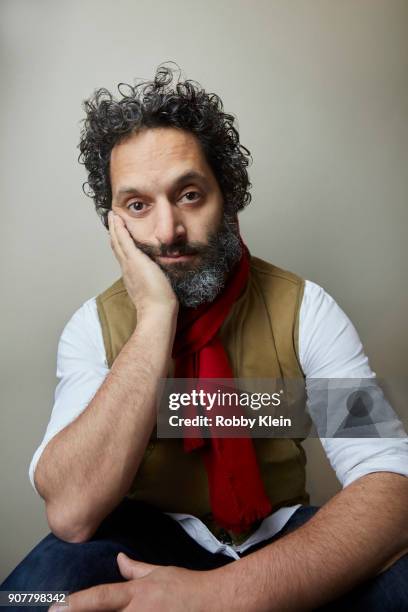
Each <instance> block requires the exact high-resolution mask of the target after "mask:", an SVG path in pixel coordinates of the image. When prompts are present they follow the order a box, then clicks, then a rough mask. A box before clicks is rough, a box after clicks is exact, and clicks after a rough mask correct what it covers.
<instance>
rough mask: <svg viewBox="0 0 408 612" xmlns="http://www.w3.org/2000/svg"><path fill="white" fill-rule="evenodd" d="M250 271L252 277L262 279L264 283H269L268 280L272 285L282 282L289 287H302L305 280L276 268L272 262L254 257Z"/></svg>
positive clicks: (252, 257)
mask: <svg viewBox="0 0 408 612" xmlns="http://www.w3.org/2000/svg"><path fill="white" fill-rule="evenodd" d="M250 270H251V275H252V276H255V277H257V278H260V279H262V280H263V281H264V282H268V280H269V282H271V283H272V282H279V281H281V283H285V284H288V286H291V285H292V286H296V287H301V286H303V283H304V281H303V279H302V278H301V277H300V276H298V275H297V274H294V273H293V272H289V271H288V270H283V269H282V268H278V266H274V265H273V264H271V263H270V262H268V261H265V260H264V259H261V258H260V257H255V256H254V255H251V262H250Z"/></svg>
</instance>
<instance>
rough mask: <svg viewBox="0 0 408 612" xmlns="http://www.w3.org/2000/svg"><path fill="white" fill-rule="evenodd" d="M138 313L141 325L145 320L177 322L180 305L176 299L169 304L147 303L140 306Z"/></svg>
mask: <svg viewBox="0 0 408 612" xmlns="http://www.w3.org/2000/svg"><path fill="white" fill-rule="evenodd" d="M136 311H137V319H138V322H139V323H140V322H141V321H145V320H155V321H157V320H158V321H163V319H164V320H172V319H176V320H177V315H178V311H179V303H178V301H177V300H176V299H175V300H172V301H170V300H169V301H167V302H146V303H144V304H138V306H137V308H136Z"/></svg>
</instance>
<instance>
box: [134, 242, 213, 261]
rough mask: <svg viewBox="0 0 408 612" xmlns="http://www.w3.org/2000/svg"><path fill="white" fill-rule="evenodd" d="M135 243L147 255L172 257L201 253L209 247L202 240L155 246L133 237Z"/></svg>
mask: <svg viewBox="0 0 408 612" xmlns="http://www.w3.org/2000/svg"><path fill="white" fill-rule="evenodd" d="M133 242H134V243H135V245H136V246H137V247H138V248H139V249H140V250H141V251H143V253H145V254H146V255H148V256H149V257H151V258H152V259H154V258H155V257H172V256H174V255H176V254H177V255H200V254H202V253H204V252H205V251H206V249H207V248H208V245H207V244H203V243H201V242H197V241H195V242H173V243H172V244H161V245H160V246H159V247H154V246H152V245H151V244H147V243H145V242H139V241H138V240H135V239H134V238H133Z"/></svg>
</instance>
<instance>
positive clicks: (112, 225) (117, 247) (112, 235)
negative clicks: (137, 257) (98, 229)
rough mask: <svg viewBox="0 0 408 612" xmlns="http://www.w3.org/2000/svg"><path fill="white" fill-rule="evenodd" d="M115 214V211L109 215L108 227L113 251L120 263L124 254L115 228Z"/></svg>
mask: <svg viewBox="0 0 408 612" xmlns="http://www.w3.org/2000/svg"><path fill="white" fill-rule="evenodd" d="M114 219H115V214H114V212H113V211H109V213H108V225H109V234H110V238H111V246H112V249H113V252H114V254H115V257H116V259H117V260H118V261H119V262H120V261H121V259H124V258H125V256H124V253H123V252H122V249H121V248H120V245H119V242H118V238H117V235H116V226H115V221H114Z"/></svg>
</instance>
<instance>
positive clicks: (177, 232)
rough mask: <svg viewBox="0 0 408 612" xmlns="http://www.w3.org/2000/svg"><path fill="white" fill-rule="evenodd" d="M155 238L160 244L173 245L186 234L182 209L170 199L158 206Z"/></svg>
mask: <svg viewBox="0 0 408 612" xmlns="http://www.w3.org/2000/svg"><path fill="white" fill-rule="evenodd" d="M155 222H156V223H155V238H156V240H157V241H158V242H159V243H160V244H165V245H171V244H174V243H177V242H178V241H179V240H181V239H182V238H184V237H185V236H186V228H185V226H184V224H183V220H182V217H181V213H180V210H179V209H178V208H177V206H175V205H173V204H171V202H169V201H168V200H166V201H162V202H160V204H158V205H157V207H156V219H155Z"/></svg>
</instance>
